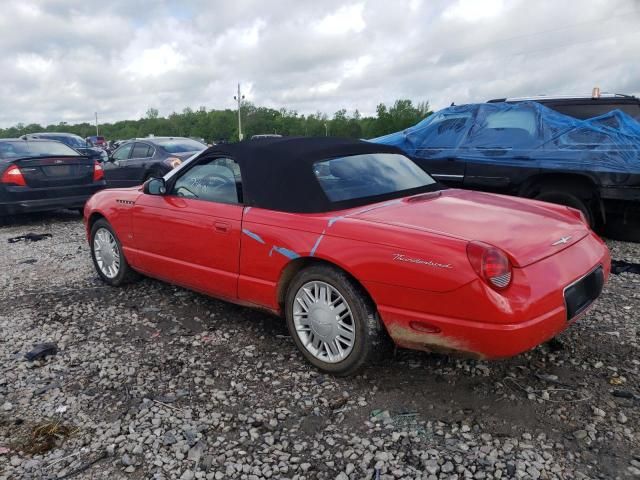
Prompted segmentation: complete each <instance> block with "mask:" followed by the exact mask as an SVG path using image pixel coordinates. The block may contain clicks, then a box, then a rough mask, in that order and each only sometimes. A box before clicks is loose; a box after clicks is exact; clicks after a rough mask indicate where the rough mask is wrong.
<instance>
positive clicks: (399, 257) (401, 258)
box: [392, 253, 453, 268]
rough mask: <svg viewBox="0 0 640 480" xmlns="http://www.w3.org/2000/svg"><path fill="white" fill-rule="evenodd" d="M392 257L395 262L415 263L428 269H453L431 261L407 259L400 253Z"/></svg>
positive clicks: (445, 264)
mask: <svg viewBox="0 0 640 480" xmlns="http://www.w3.org/2000/svg"><path fill="white" fill-rule="evenodd" d="M392 257H393V259H394V260H395V261H396V262H407V263H417V264H420V265H426V266H428V267H436V268H453V266H452V265H451V264H450V263H438V262H434V261H433V260H423V259H422V258H412V257H407V256H406V255H403V254H401V253H394V254H393V255H392Z"/></svg>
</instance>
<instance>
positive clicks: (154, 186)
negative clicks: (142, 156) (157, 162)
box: [143, 178, 167, 195]
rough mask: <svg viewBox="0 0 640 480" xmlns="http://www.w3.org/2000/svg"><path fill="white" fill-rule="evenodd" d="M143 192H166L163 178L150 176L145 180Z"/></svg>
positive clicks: (159, 193)
mask: <svg viewBox="0 0 640 480" xmlns="http://www.w3.org/2000/svg"><path fill="white" fill-rule="evenodd" d="M143 192H144V193H147V194H149V195H164V194H165V193H167V186H166V185H165V183H164V178H150V179H149V180H147V181H146V182H145V184H144V187H143Z"/></svg>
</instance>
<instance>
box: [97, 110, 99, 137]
mask: <svg viewBox="0 0 640 480" xmlns="http://www.w3.org/2000/svg"><path fill="white" fill-rule="evenodd" d="M98 135H99V133H98V112H96V137H97V136H98Z"/></svg>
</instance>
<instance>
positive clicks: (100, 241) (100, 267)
mask: <svg viewBox="0 0 640 480" xmlns="http://www.w3.org/2000/svg"><path fill="white" fill-rule="evenodd" d="M91 258H92V259H93V265H94V266H95V268H96V271H97V272H98V275H100V278H101V279H102V280H103V281H104V282H106V283H108V284H109V285H113V286H115V287H118V286H120V285H123V284H125V283H128V282H131V281H133V280H135V279H137V278H138V276H139V275H138V273H136V272H135V271H134V270H133V269H132V268H131V267H130V266H129V264H128V263H127V259H126V258H125V257H124V253H123V252H122V244H121V243H120V240H118V237H117V235H116V233H115V232H114V230H113V228H112V227H111V225H110V224H109V222H107V221H106V220H105V219H104V218H101V219H99V220H97V221H96V223H94V224H93V226H92V227H91Z"/></svg>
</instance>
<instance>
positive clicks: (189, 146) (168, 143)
mask: <svg viewBox="0 0 640 480" xmlns="http://www.w3.org/2000/svg"><path fill="white" fill-rule="evenodd" d="M154 143H156V144H157V145H160V146H161V147H162V148H164V149H165V150H166V151H167V152H169V153H182V152H199V151H200V150H204V149H205V148H207V146H206V145H205V144H203V143H200V142H196V141H195V140H191V139H190V138H172V139H168V140H156V141H155V142H154Z"/></svg>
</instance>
